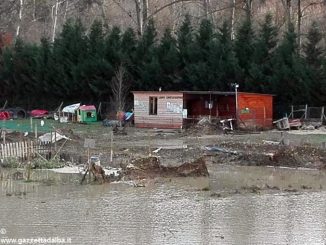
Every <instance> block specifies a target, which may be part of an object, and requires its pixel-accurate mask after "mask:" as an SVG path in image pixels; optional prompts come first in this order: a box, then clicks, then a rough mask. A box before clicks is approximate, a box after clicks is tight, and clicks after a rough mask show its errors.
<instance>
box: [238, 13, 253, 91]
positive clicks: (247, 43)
mask: <svg viewBox="0 0 326 245" xmlns="http://www.w3.org/2000/svg"><path fill="white" fill-rule="evenodd" d="M254 41H255V35H254V31H253V29H252V23H251V19H250V18H247V19H246V20H245V21H244V22H243V23H242V24H241V26H240V27H239V29H238V31H237V33H236V39H235V44H234V51H235V54H236V57H237V59H238V62H239V66H240V68H241V71H242V72H241V73H240V78H239V79H240V80H239V81H238V82H239V84H240V86H241V88H242V89H243V90H247V91H250V88H251V86H250V80H248V77H249V69H250V66H251V63H252V62H253V56H252V54H253V53H254V50H255V46H254Z"/></svg>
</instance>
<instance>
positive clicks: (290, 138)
mask: <svg viewBox="0 0 326 245" xmlns="http://www.w3.org/2000/svg"><path fill="white" fill-rule="evenodd" d="M34 123H39V121H38V120H34ZM45 124H46V125H47V126H48V127H49V128H53V129H56V131H57V132H59V133H60V134H64V135H66V136H68V137H69V138H70V139H71V140H68V141H67V142H66V143H65V145H64V147H62V149H61V150H60V152H59V155H60V158H61V159H62V160H63V161H65V162H68V163H69V164H72V165H78V164H84V163H85V162H87V154H88V153H87V149H86V148H85V147H84V142H85V139H94V140H95V148H93V149H90V155H91V156H92V155H97V156H99V157H100V159H101V164H102V165H103V166H110V167H125V166H126V165H128V164H129V163H130V162H131V161H133V160H134V159H139V158H143V157H148V156H153V157H158V158H159V160H160V163H161V164H162V165H163V166H172V167H173V166H179V165H181V164H182V163H185V162H193V161H194V160H196V159H198V158H201V157H204V159H205V160H206V162H207V163H212V164H234V165H254V166H266V165H271V166H288V167H307V168H317V169H324V168H325V166H326V150H325V143H324V142H326V134H323V132H324V131H325V132H326V130H321V131H320V132H321V133H320V134H309V131H302V132H301V134H300V132H298V131H296V132H295V133H292V132H291V131H290V132H281V131H278V130H271V131H261V132H244V131H235V132H231V133H229V134H225V133H223V131H221V130H219V129H218V128H217V127H208V126H207V125H204V126H194V127H191V128H189V129H186V130H161V129H138V128H134V127H126V128H125V130H124V131H123V132H124V133H121V134H113V132H112V128H111V127H104V126H102V124H101V123H95V124H89V125H81V124H73V123H66V124H60V123H57V122H55V121H53V120H47V121H45ZM311 132H312V133H313V131H311ZM112 135H113V138H112ZM27 137H30V138H32V137H34V134H32V133H30V134H29V135H28V136H27ZM23 138H24V136H23V133H17V132H11V133H7V134H6V140H7V141H19V140H21V139H23ZM111 138H112V143H111ZM63 143H64V140H63V141H60V142H58V143H57V146H56V148H57V149H59V148H60V147H61V146H62V144H63ZM111 149H112V152H113V157H112V161H110V159H111Z"/></svg>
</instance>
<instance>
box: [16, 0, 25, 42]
mask: <svg viewBox="0 0 326 245" xmlns="http://www.w3.org/2000/svg"><path fill="white" fill-rule="evenodd" d="M23 7H24V0H19V12H18V24H17V29H16V38H17V37H19V34H20V26H21V23H22V19H23Z"/></svg>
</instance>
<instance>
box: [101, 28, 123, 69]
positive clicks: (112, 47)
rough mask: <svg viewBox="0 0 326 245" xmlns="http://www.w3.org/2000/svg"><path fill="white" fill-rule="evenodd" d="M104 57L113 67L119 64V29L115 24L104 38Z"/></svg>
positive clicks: (120, 56)
mask: <svg viewBox="0 0 326 245" xmlns="http://www.w3.org/2000/svg"><path fill="white" fill-rule="evenodd" d="M105 57H106V60H107V61H108V62H109V63H110V64H111V65H112V66H113V67H117V66H119V65H120V64H121V59H122V54H121V30H120V28H119V27H117V26H115V27H113V28H112V30H111V31H110V32H109V33H108V35H107V38H106V40H105Z"/></svg>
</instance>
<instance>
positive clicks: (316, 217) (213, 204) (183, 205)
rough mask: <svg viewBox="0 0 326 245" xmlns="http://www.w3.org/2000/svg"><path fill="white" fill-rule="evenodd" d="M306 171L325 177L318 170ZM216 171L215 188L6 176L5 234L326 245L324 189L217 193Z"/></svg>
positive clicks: (0, 201) (0, 221)
mask: <svg viewBox="0 0 326 245" xmlns="http://www.w3.org/2000/svg"><path fill="white" fill-rule="evenodd" d="M241 171H243V170H241V168H237V169H236V170H235V169H229V170H228V171H227V170H226V169H224V170H222V171H221V172H220V177H221V179H222V176H227V174H229V175H231V174H230V173H235V172H236V179H239V173H240V172H241ZM255 171H262V173H259V176H263V178H264V176H265V175H266V176H265V177H266V179H269V180H270V179H271V173H272V174H273V173H274V172H275V170H270V169H267V168H264V170H261V168H257V169H254V168H252V169H250V171H249V170H248V169H246V170H244V172H245V173H243V174H241V175H242V176H245V175H246V173H247V174H248V173H249V172H250V176H251V177H250V176H249V177H248V176H247V178H246V179H250V178H252V173H253V172H255ZM279 171H282V173H283V171H285V172H286V171H288V170H279ZM217 173H218V171H217ZM293 174H298V173H293V171H292V173H290V172H289V173H288V177H289V176H290V175H293ZM316 174H317V175H318V176H319V177H318V176H317V177H316ZM304 175H308V176H310V177H311V179H317V182H318V181H320V182H321V183H323V181H325V178H324V175H323V174H322V175H320V174H318V173H317V172H312V173H310V172H309V173H308V174H307V173H304ZM256 177H257V175H256ZM310 177H308V179H309V178H310ZM211 178H212V179H211V181H210V185H211V187H210V188H211V190H210V191H202V190H201V188H202V186H204V185H205V180H200V179H197V180H185V179H184V180H182V181H179V180H178V181H175V180H171V181H159V182H160V183H152V184H149V185H148V186H146V187H143V188H135V187H132V186H130V185H126V184H105V185H83V186H80V185H76V184H65V185H50V186H46V185H40V184H37V183H22V182H14V183H12V182H11V183H8V182H5V181H2V182H1V181H0V183H1V187H2V188H1V191H0V239H3V238H4V237H7V238H31V237H33V238H35V237H60V238H69V239H71V243H72V244H325V242H326V208H325V202H326V192H324V191H322V190H318V191H309V192H307V191H299V192H296V193H287V192H282V191H280V192H276V193H260V194H252V193H243V194H236V195H227V196H224V197H220V198H218V197H216V196H213V195H211V193H212V191H222V190H223V189H224V187H225V186H226V182H227V181H226V180H221V181H222V182H219V181H218V178H219V176H218V174H216V175H212V177H211ZM285 178H287V177H285ZM318 178H319V180H318ZM258 179H259V178H258ZM272 179H274V177H273V176H272ZM281 179H282V178H281ZM260 180H261V179H260ZM183 181H187V182H185V183H183ZM223 181H224V182H225V183H223ZM272 181H273V180H272ZM283 181H284V180H283ZM309 181H310V180H309ZM197 182H198V183H197ZM222 184H223V186H221V185H222ZM8 188H10V189H11V190H12V194H10V196H8ZM25 193H26V194H25Z"/></svg>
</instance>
